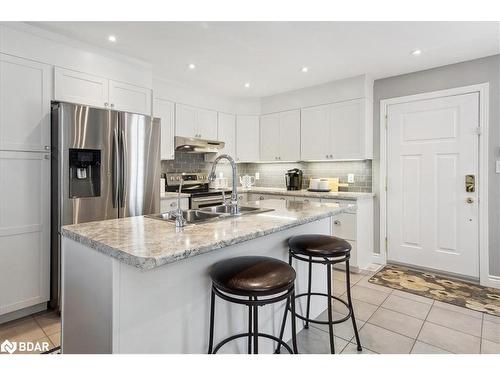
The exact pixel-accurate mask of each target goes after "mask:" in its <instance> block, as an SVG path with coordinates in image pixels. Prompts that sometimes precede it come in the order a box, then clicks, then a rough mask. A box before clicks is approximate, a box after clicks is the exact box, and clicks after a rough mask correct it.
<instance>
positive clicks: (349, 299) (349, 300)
mask: <svg viewBox="0 0 500 375" xmlns="http://www.w3.org/2000/svg"><path fill="white" fill-rule="evenodd" d="M345 267H346V271H345V272H346V274H345V278H346V283H347V303H348V304H349V312H350V314H351V320H352V328H353V329H354V335H355V336H356V344H357V345H358V348H357V349H358V352H360V351H361V350H363V349H362V348H361V341H360V340H359V333H358V326H357V325H356V317H355V316H354V307H353V306H352V299H351V272H350V268H349V259H347V260H346V262H345Z"/></svg>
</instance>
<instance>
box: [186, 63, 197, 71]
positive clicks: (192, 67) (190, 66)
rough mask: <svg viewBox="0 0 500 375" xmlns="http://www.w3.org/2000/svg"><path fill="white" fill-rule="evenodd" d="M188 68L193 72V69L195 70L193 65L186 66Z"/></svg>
mask: <svg viewBox="0 0 500 375" xmlns="http://www.w3.org/2000/svg"><path fill="white" fill-rule="evenodd" d="M188 68H189V69H191V70H193V69H195V68H196V65H194V64H189V65H188Z"/></svg>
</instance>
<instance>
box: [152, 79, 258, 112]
mask: <svg viewBox="0 0 500 375" xmlns="http://www.w3.org/2000/svg"><path fill="white" fill-rule="evenodd" d="M153 96H154V97H155V98H160V99H165V100H169V101H171V102H175V103H182V104H188V105H191V106H194V107H199V108H205V109H211V110H215V111H218V112H226V113H234V114H239V115H258V114H260V100H259V99H258V98H229V97H224V96H220V95H215V94H212V93H209V92H206V91H201V90H198V89H195V88H192V87H188V86H183V85H180V84H178V83H173V82H168V81H164V80H162V79H159V78H154V79H153Z"/></svg>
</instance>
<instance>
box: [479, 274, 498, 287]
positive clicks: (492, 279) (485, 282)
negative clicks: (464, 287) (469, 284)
mask: <svg viewBox="0 0 500 375" xmlns="http://www.w3.org/2000/svg"><path fill="white" fill-rule="evenodd" d="M480 283H481V285H482V286H487V287H489V288H496V289H500V276H493V275H488V276H487V277H485V278H484V279H481V281H480Z"/></svg>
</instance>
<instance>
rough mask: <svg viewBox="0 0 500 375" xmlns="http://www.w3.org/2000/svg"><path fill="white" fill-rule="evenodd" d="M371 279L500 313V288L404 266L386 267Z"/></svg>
mask: <svg viewBox="0 0 500 375" xmlns="http://www.w3.org/2000/svg"><path fill="white" fill-rule="evenodd" d="M368 281H369V282H371V283H373V284H377V285H383V286H386V287H389V288H393V289H398V290H402V291H405V292H408V293H413V294H417V295H419V296H423V297H427V298H432V299H435V300H437V301H442V302H447V303H451V304H453V305H457V306H460V307H466V308H468V309H471V310H476V311H481V312H484V313H487V314H490V315H495V316H500V289H494V288H486V287H483V286H480V285H476V284H472V283H469V282H466V281H462V280H457V279H452V278H450V277H447V276H441V275H438V274H434V273H429V272H421V271H416V270H412V269H409V268H405V267H401V266H393V265H390V266H385V267H384V268H382V270H380V271H379V272H377V273H376V274H375V275H373V276H372V277H371V278H370V279H369V280H368Z"/></svg>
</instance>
